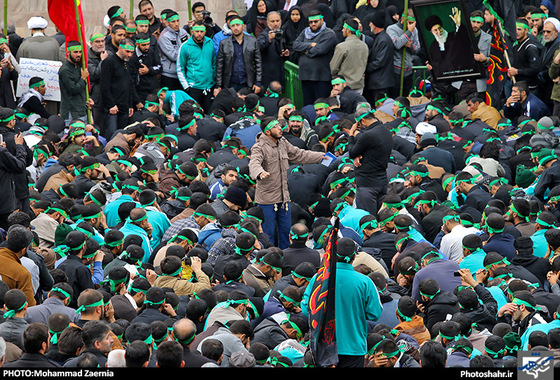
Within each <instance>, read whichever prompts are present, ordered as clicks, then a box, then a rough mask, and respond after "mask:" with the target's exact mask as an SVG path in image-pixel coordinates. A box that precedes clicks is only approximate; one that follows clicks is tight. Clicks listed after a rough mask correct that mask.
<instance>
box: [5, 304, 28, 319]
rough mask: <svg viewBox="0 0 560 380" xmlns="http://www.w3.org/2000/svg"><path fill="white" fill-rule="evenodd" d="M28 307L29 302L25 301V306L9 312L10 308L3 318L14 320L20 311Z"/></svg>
mask: <svg viewBox="0 0 560 380" xmlns="http://www.w3.org/2000/svg"><path fill="white" fill-rule="evenodd" d="M26 306H27V301H25V302H24V303H23V305H21V306H20V307H19V308H18V309H14V310H9V309H8V308H6V312H5V313H4V315H3V317H4V318H13V317H14V315H15V314H16V313H17V312H18V311H22V310H23V308H24V307H26Z"/></svg>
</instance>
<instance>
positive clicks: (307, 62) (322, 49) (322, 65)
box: [293, 28, 337, 82]
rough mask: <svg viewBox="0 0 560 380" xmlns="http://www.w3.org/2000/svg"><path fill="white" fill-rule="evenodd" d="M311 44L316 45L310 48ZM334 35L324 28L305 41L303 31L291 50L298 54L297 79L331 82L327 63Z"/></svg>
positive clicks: (333, 44) (334, 42)
mask: <svg viewBox="0 0 560 380" xmlns="http://www.w3.org/2000/svg"><path fill="white" fill-rule="evenodd" d="M312 43H316V44H317V45H315V46H314V47H311V44H312ZM336 43H337V40H336V34H335V33H334V31H333V30H332V29H329V28H325V29H324V30H323V31H321V32H320V33H319V34H318V35H316V36H314V37H313V38H310V39H307V38H306V37H305V30H304V31H303V32H301V34H300V35H299V36H298V38H297V39H296V40H295V41H294V46H293V50H294V52H297V53H299V54H300V58H299V78H300V80H308V81H329V82H330V81H331V69H330V66H329V63H330V61H331V59H332V56H333V54H334V48H335V46H336Z"/></svg>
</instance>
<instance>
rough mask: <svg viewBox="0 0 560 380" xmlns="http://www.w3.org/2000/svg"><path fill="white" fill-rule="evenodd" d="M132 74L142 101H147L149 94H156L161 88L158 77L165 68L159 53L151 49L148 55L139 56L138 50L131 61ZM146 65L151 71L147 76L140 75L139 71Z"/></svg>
mask: <svg viewBox="0 0 560 380" xmlns="http://www.w3.org/2000/svg"><path fill="white" fill-rule="evenodd" d="M129 64H130V74H131V76H132V80H133V82H134V86H135V90H136V93H137V95H138V98H139V99H140V101H144V100H146V96H147V95H148V94H155V93H156V92H157V90H158V87H159V81H158V75H160V74H161V72H162V71H163V68H162V66H161V60H160V56H159V54H158V52H157V51H156V50H155V49H153V48H151V47H150V49H149V50H148V52H147V53H146V54H141V55H138V49H136V51H135V52H134V54H133V55H132V58H131V59H130V61H129ZM142 65H146V67H148V69H149V70H150V71H149V72H148V73H147V74H145V75H140V74H139V73H138V69H140V67H142Z"/></svg>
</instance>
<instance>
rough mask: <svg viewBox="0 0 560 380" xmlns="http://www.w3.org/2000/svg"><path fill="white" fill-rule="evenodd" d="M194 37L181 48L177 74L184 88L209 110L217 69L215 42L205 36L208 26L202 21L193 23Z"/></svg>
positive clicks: (192, 31)
mask: <svg viewBox="0 0 560 380" xmlns="http://www.w3.org/2000/svg"><path fill="white" fill-rule="evenodd" d="M190 29H191V33H192V35H191V36H192V38H189V39H188V40H187V41H186V42H185V43H184V44H183V45H181V47H180V49H179V54H178V55H177V76H178V78H179V81H180V82H181V85H182V87H183V89H184V90H185V91H186V93H187V94H189V95H190V96H191V97H192V98H193V99H194V100H196V101H197V103H199V104H200V105H201V106H202V109H204V110H209V109H210V106H211V104H212V92H211V91H210V90H211V88H212V87H214V72H215V71H216V54H215V52H214V43H213V42H212V40H211V39H210V38H208V37H206V36H205V34H206V27H205V26H204V24H203V23H202V22H197V23H196V24H194V25H192V27H191V28H190Z"/></svg>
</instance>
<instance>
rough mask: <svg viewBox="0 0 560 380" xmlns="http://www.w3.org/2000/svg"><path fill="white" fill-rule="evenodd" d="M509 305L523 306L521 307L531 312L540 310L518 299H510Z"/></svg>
mask: <svg viewBox="0 0 560 380" xmlns="http://www.w3.org/2000/svg"><path fill="white" fill-rule="evenodd" d="M511 303H513V304H514V305H518V306H521V305H523V306H525V307H526V308H529V309H532V310H540V308H539V307H537V306H533V305H531V304H530V303H529V302H527V301H523V300H521V299H519V298H514V299H512V300H511Z"/></svg>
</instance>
